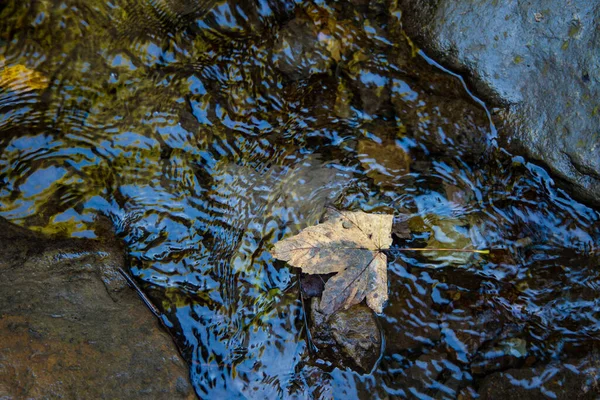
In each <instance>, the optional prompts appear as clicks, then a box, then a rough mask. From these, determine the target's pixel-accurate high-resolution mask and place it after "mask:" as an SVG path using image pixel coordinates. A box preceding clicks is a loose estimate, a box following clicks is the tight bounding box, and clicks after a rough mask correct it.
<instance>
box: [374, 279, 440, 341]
mask: <svg viewBox="0 0 600 400" xmlns="http://www.w3.org/2000/svg"><path fill="white" fill-rule="evenodd" d="M410 278H412V279H390V282H391V287H390V295H389V297H390V299H389V304H388V306H387V307H386V309H385V319H384V320H383V321H382V325H383V329H384V332H385V335H386V351H388V352H402V351H407V350H417V349H420V348H423V347H430V346H433V345H434V344H435V343H436V342H437V341H439V340H440V337H441V331H440V326H439V323H438V318H439V314H438V313H437V311H435V310H434V309H433V301H432V299H431V287H430V286H431V285H429V284H428V283H427V282H424V281H423V280H421V279H419V278H417V277H416V276H414V275H410Z"/></svg>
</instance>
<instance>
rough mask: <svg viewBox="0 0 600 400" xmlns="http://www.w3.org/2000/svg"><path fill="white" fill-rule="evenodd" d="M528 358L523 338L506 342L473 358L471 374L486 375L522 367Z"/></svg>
mask: <svg viewBox="0 0 600 400" xmlns="http://www.w3.org/2000/svg"><path fill="white" fill-rule="evenodd" d="M526 357H527V342H526V341H525V340H524V339H521V338H513V339H508V340H504V341H502V342H500V343H498V345H496V346H494V347H492V348H491V349H489V350H485V351H480V352H479V353H477V355H476V356H475V357H474V358H473V362H472V363H471V372H472V373H473V374H474V375H486V374H489V373H492V372H495V371H502V370H505V369H508V368H515V367H518V366H520V364H522V363H523V362H524V361H525V358H526Z"/></svg>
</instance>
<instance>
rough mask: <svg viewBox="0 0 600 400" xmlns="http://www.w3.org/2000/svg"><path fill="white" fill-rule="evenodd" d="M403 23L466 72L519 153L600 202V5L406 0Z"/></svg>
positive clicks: (576, 191)
mask: <svg viewBox="0 0 600 400" xmlns="http://www.w3.org/2000/svg"><path fill="white" fill-rule="evenodd" d="M400 3H401V7H402V10H403V17H402V21H403V24H404V25H403V26H404V28H405V30H406V31H407V32H408V33H409V34H410V35H411V36H412V37H413V38H415V40H416V41H417V42H418V43H419V44H420V45H421V46H422V47H424V48H425V50H426V51H427V52H429V53H430V54H431V55H432V56H434V57H435V58H436V59H438V60H439V61H441V62H443V63H444V64H446V65H448V66H449V67H450V68H452V69H454V70H456V71H459V72H463V73H465V75H467V76H468V78H469V80H470V82H471V84H472V86H474V87H475V89H476V91H477V92H478V93H479V94H480V95H482V96H483V97H484V98H485V99H486V100H487V101H488V102H489V103H490V104H492V105H493V106H496V107H499V108H500V111H499V112H498V115H499V116H500V117H502V118H501V119H502V120H503V121H504V122H506V123H507V126H508V127H510V129H508V130H507V132H505V133H504V134H503V140H504V141H506V143H507V144H508V145H509V146H510V148H511V149H513V151H515V150H516V151H520V152H524V153H526V154H527V155H528V156H529V157H531V158H533V159H535V160H538V161H540V162H542V163H544V164H546V165H547V166H548V167H549V168H550V169H551V171H552V172H553V173H554V174H556V176H558V177H559V178H561V180H564V181H566V182H568V183H569V184H570V186H571V188H572V191H573V193H574V194H575V195H577V196H578V197H580V198H582V199H584V200H587V201H590V202H592V203H594V204H600V134H599V129H600V128H599V127H600V102H599V101H598V99H599V98H600V63H598V62H597V60H598V57H597V55H598V53H599V52H600V35H598V29H597V25H598V22H597V21H598V20H599V19H600V4H598V2H593V1H587V0H573V1H569V2H567V3H565V2H564V1H560V0H549V1H545V0H533V1H528V2H516V1H513V2H498V1H494V0H485V1H480V2H477V3H474V2H473V1H471V0H458V1H456V0H440V1H437V2H431V1H422V0H402V1H401V2H400Z"/></svg>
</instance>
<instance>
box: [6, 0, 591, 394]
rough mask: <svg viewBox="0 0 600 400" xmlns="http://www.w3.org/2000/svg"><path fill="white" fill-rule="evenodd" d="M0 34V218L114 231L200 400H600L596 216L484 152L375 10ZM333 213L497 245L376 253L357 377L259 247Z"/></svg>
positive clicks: (178, 5) (411, 240) (33, 23)
mask: <svg viewBox="0 0 600 400" xmlns="http://www.w3.org/2000/svg"><path fill="white" fill-rule="evenodd" d="M0 21H1V22H0V28H1V29H0V32H1V35H2V36H0V44H1V47H0V57H1V58H0V64H1V66H2V68H3V69H2V71H3V72H2V76H1V77H0V110H1V111H0V113H1V115H2V118H1V119H0V131H1V136H0V205H1V207H0V215H2V216H3V217H4V218H7V219H8V220H10V221H12V222H14V223H16V224H18V225H21V226H24V227H26V228H29V229H32V230H35V231H39V232H43V233H46V234H49V235H57V236H62V237H82V238H90V239H99V240H102V235H105V234H106V233H105V229H100V228H99V227H100V226H102V227H103V226H105V225H106V221H109V222H110V225H112V227H114V231H115V234H116V235H117V237H118V238H119V239H120V240H121V241H123V242H124V243H125V247H126V249H127V250H126V251H127V255H128V258H129V260H130V271H129V272H130V274H131V275H132V276H133V277H134V278H135V279H136V280H137V281H138V282H139V283H140V285H141V286H142V288H143V289H144V290H145V291H146V292H147V294H148V295H149V296H150V298H151V299H152V300H153V301H154V303H155V304H156V305H157V307H158V308H159V309H160V310H161V312H163V313H164V314H163V315H164V316H163V322H164V323H165V324H166V325H167V326H168V327H169V328H170V330H171V334H172V335H173V336H174V338H175V340H176V341H177V343H178V345H179V347H180V348H181V350H182V353H183V355H184V357H185V358H186V359H187V361H188V362H189V365H190V373H191V380H192V384H193V386H194V388H195V390H196V393H197V394H198V396H200V397H202V398H204V397H211V398H212V397H213V396H214V397H215V398H217V397H219V396H220V397H219V398H221V397H222V398H236V397H247V398H277V397H280V398H294V397H299V398H374V397H376V398H398V397H400V398H403V397H415V398H444V399H445V398H459V397H460V396H462V397H461V398H472V397H475V396H476V395H477V393H479V395H481V396H482V397H483V398H497V397H494V396H498V395H499V393H505V394H506V393H511V394H523V393H525V394H524V395H531V396H534V395H536V396H549V397H552V396H553V395H554V396H558V397H560V396H563V398H573V397H569V396H571V395H572V396H574V395H575V394H576V395H582V396H588V397H585V398H595V397H594V396H596V395H597V393H598V391H599V383H598V378H597V377H598V371H599V369H600V348H599V347H598V339H597V338H598V333H599V330H600V325H599V322H598V315H599V311H600V304H599V302H600V300H598V299H599V296H598V294H599V293H598V292H599V291H600V276H599V275H600V272H598V269H597V266H598V253H597V250H596V249H597V247H598V243H599V239H600V222H599V214H598V212H597V211H596V210H594V209H593V208H590V207H588V206H586V205H584V204H581V203H579V202H577V201H575V200H573V199H572V198H571V197H570V196H569V194H568V193H565V192H564V191H562V190H560V189H557V188H556V186H555V185H554V182H553V180H552V177H551V176H549V175H548V173H547V172H546V171H545V170H544V169H543V168H541V167H539V166H536V165H535V164H533V163H530V162H529V161H528V160H526V159H524V158H522V157H519V156H515V155H511V154H509V153H508V152H507V151H505V150H503V149H502V148H500V147H499V146H498V145H497V143H496V138H497V137H498V135H501V134H502V132H497V131H496V128H495V127H494V124H493V123H492V121H491V119H490V114H489V112H488V110H487V109H486V108H485V106H484V105H483V104H482V103H481V102H480V101H479V100H478V99H477V98H475V97H473V96H472V94H471V93H470V92H468V90H467V89H466V88H465V86H464V83H463V82H462V81H461V79H460V78H459V77H457V76H456V75H453V74H451V73H449V72H448V71H445V70H444V69H442V68H440V67H439V66H438V65H437V64H436V63H435V61H433V60H431V59H429V58H428V57H427V56H426V55H425V54H423V53H420V52H419V51H418V49H417V48H416V47H415V46H414V44H413V43H412V42H411V40H410V38H408V37H407V36H406V34H405V33H404V31H403V30H402V19H401V10H399V9H397V8H396V7H395V6H394V3H393V2H389V3H386V2H362V1H358V0H357V1H352V2H304V3H295V2H285V1H281V2H276V1H257V2H237V1H213V2H206V3H196V2H191V1H189V2H188V1H185V0H171V1H157V2H145V1H137V0H136V1H134V0H131V1H114V2H105V1H89V0H87V1H77V0H69V1H64V2H60V1H56V2H55V1H41V2H40V1H35V2H34V1H31V2H29V1H16V0H15V1H8V3H7V4H5V5H4V6H3V8H2V10H1V11H0ZM328 206H333V207H336V208H337V209H343V210H363V211H366V212H382V213H394V215H395V216H396V217H397V218H398V219H402V220H403V221H407V226H408V233H407V234H406V235H401V236H402V237H397V238H396V240H397V243H398V244H399V245H402V246H406V247H424V246H429V247H447V248H455V247H460V248H487V249H491V254H490V255H487V256H486V255H473V254H468V255H464V254H446V253H441V252H429V253H423V254H421V253H410V252H403V253H400V254H397V256H396V257H394V258H393V259H392V260H390V262H389V265H388V270H389V271H388V280H389V284H390V293H389V296H390V301H389V303H388V305H387V307H385V308H384V312H383V314H381V315H379V316H378V317H377V318H378V321H379V324H380V329H381V332H382V337H383V338H384V340H383V346H382V349H383V350H382V354H380V357H379V360H378V362H377V364H376V366H375V367H374V369H373V370H371V371H364V370H361V369H360V368H353V367H352V366H348V365H339V364H337V363H336V362H335V359H334V357H331V355H327V354H325V353H324V352H320V353H315V352H314V351H311V349H312V346H311V345H310V343H309V341H310V337H309V335H308V334H307V326H310V323H311V321H310V318H307V315H306V314H307V312H306V304H303V302H302V298H301V296H300V294H299V275H298V273H297V271H295V270H293V269H291V268H290V267H288V266H287V265H285V264H284V263H281V262H278V261H275V260H274V259H273V258H272V257H271V255H270V253H269V249H270V248H271V246H272V245H273V244H274V243H275V242H277V241H279V240H281V239H282V238H284V237H287V236H290V235H292V234H295V233H297V232H298V231H299V230H300V229H302V228H304V227H306V226H309V225H313V224H315V223H317V222H318V221H319V219H320V218H321V217H322V215H323V213H324V211H325V208H326V207H328ZM523 391H524V392H523ZM486 396H487V397H486ZM542 398H543V397H542Z"/></svg>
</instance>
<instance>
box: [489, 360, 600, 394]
mask: <svg viewBox="0 0 600 400" xmlns="http://www.w3.org/2000/svg"><path fill="white" fill-rule="evenodd" d="M599 376H600V358H599V357H598V353H592V354H590V355H588V356H587V357H584V358H582V359H569V360H565V361H563V362H554V363H550V364H547V365H542V366H537V367H533V368H523V369H510V370H507V371H505V372H498V373H494V374H491V375H488V376H487V377H485V378H484V379H483V381H482V382H481V384H480V386H479V390H478V393H479V395H480V399H482V400H492V399H507V398H520V399H534V400H535V399H540V400H542V399H557V400H571V399H577V400H584V399H585V400H587V399H589V400H592V399H597V398H598V396H599V395H600V379H599Z"/></svg>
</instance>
